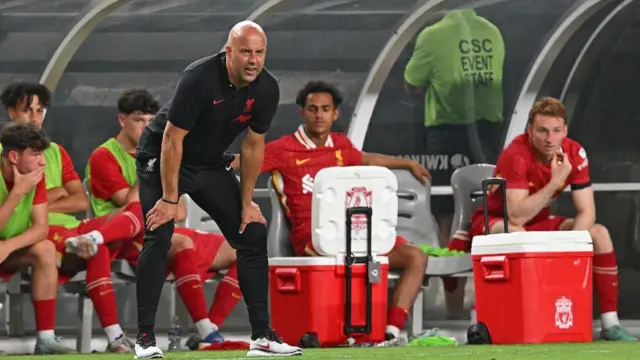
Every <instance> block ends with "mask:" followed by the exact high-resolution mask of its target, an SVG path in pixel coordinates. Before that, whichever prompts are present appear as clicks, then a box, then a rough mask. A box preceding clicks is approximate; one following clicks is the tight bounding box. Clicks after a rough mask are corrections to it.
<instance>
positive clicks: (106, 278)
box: [86, 245, 118, 328]
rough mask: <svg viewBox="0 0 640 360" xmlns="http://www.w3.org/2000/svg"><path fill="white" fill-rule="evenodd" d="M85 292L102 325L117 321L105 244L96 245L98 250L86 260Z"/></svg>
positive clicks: (114, 296)
mask: <svg viewBox="0 0 640 360" xmlns="http://www.w3.org/2000/svg"><path fill="white" fill-rule="evenodd" d="M86 283H87V293H88V294H89V297H90V298H91V301H92V302H93V307H94V308H95V310H96V314H98V318H99V319H100V323H101V324H102V327H103V328H105V327H107V326H110V325H115V324H117V323H118V309H117V306H116V294H115V293H114V292H113V282H112V281H111V258H110V257H109V249H108V248H107V247H106V245H100V246H98V252H97V253H96V254H95V255H94V256H93V257H91V258H90V259H89V260H87V280H86Z"/></svg>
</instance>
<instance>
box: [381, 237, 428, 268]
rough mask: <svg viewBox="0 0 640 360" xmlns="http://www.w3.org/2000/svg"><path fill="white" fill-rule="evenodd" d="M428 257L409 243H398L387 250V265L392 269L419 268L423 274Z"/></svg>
mask: <svg viewBox="0 0 640 360" xmlns="http://www.w3.org/2000/svg"><path fill="white" fill-rule="evenodd" d="M428 261H429V257H428V256H427V254H425V253H424V251H422V250H420V249H419V248H417V247H415V246H412V245H410V244H402V245H399V246H397V247H395V248H393V250H391V251H390V252H389V266H390V267H391V268H393V269H407V268H415V269H420V271H419V272H420V273H422V274H424V272H425V270H426V269H427V263H428Z"/></svg>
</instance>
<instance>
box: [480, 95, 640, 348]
mask: <svg viewBox="0 0 640 360" xmlns="http://www.w3.org/2000/svg"><path fill="white" fill-rule="evenodd" d="M494 176H496V177H501V178H504V179H505V180H506V182H507V191H506V197H507V199H506V200H507V212H508V218H509V224H508V225H509V229H508V231H509V232H516V231H564V230H588V231H589V233H590V234H591V238H592V239H593V245H594V252H595V256H594V259H593V274H594V275H593V276H594V284H595V290H596V293H597V294H598V300H599V303H600V312H601V315H600V317H601V320H602V332H601V333H600V337H601V338H602V339H604V340H617V341H633V340H637V339H636V338H635V337H633V336H631V335H630V334H629V333H628V332H627V331H626V330H625V329H624V328H623V327H622V326H620V322H619V320H618V311H617V310H618V267H617V263H616V255H615V252H614V249H613V243H612V241H611V236H610V235H609V231H608V230H607V228H605V227H604V226H602V225H600V224H597V223H595V215H596V207H595V201H594V197H593V187H592V186H591V179H590V177H589V162H588V159H587V153H586V151H585V150H584V148H583V147H582V146H581V145H580V144H579V143H578V142H576V141H574V140H571V139H569V138H567V123H566V115H565V108H564V105H563V104H562V103H561V102H560V101H559V100H557V99H553V98H543V99H540V100H539V101H538V102H536V103H535V104H534V105H533V108H532V109H531V111H530V112H529V124H528V126H527V132H526V133H524V134H521V135H519V136H518V137H516V138H515V139H514V140H513V141H512V142H511V143H510V144H509V146H507V148H506V149H505V150H504V151H503V152H502V154H501V155H500V157H499V158H498V162H497V165H496V170H495V174H494ZM567 186H571V196H572V198H573V204H574V206H575V208H576V213H577V215H576V217H575V218H566V217H562V216H554V215H551V212H550V208H549V204H550V203H551V201H552V200H553V199H555V198H556V197H558V195H559V194H560V193H561V192H562V191H563V190H564V189H565V188H566V187H567ZM487 206H488V213H489V232H490V233H492V234H496V233H502V232H504V225H503V220H502V214H503V210H504V209H503V208H502V192H501V191H495V189H492V190H491V191H490V193H489V195H488V197H487ZM471 226H472V229H471V232H472V234H478V235H480V234H484V231H485V229H484V219H483V209H478V210H477V211H476V212H475V213H474V214H473V217H472V224H471Z"/></svg>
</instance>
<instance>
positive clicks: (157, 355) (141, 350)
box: [133, 334, 164, 359]
mask: <svg viewBox="0 0 640 360" xmlns="http://www.w3.org/2000/svg"><path fill="white" fill-rule="evenodd" d="M133 351H134V354H135V355H133V358H134V359H164V354H163V353H162V350H160V348H159V347H157V346H156V338H155V336H154V335H148V334H138V339H137V340H136V345H135V347H134V349H133Z"/></svg>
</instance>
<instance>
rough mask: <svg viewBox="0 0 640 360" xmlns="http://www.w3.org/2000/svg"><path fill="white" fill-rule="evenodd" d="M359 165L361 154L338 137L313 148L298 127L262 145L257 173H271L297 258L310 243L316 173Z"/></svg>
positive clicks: (331, 137) (335, 135)
mask: <svg viewBox="0 0 640 360" xmlns="http://www.w3.org/2000/svg"><path fill="white" fill-rule="evenodd" d="M361 164H362V152H360V150H358V149H356V148H355V147H354V146H353V144H352V143H351V141H350V140H349V138H347V137H346V136H345V135H344V134H342V133H331V134H330V135H329V137H328V138H327V141H326V143H325V145H324V146H321V147H317V146H316V145H315V144H314V143H313V142H312V141H311V139H309V137H308V136H307V135H306V133H305V132H304V127H303V126H300V127H299V128H298V130H297V131H296V132H295V133H294V134H292V135H285V136H283V137H281V138H279V139H278V140H274V141H271V142H269V143H268V144H267V145H266V148H265V153H264V161H263V164H262V168H261V169H260V172H272V173H273V183H274V187H275V188H276V190H277V191H278V194H280V198H281V202H282V205H283V207H284V209H285V212H286V213H287V216H288V218H289V220H290V222H291V228H292V233H291V240H292V243H293V247H294V250H295V251H296V253H298V254H302V253H304V247H305V246H306V244H307V242H309V241H310V240H311V193H312V192H313V180H314V178H315V176H316V174H317V173H318V171H320V170H322V169H324V168H328V167H333V166H355V165H361Z"/></svg>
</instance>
